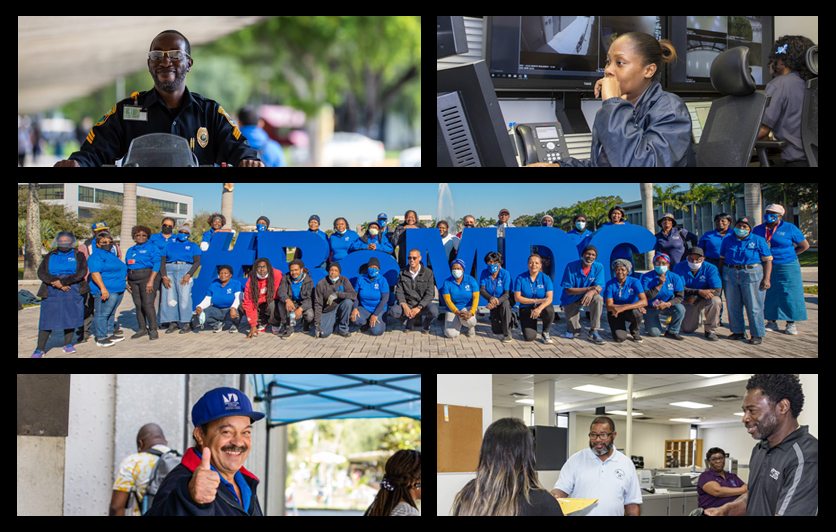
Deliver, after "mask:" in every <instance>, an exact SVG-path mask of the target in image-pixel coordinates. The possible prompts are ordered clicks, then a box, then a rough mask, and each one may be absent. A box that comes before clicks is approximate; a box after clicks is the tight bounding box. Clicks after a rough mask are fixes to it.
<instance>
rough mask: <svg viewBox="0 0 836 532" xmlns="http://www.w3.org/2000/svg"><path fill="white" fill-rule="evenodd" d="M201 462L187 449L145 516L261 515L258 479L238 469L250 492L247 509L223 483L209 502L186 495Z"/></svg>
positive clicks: (194, 453)
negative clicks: (204, 502)
mask: <svg viewBox="0 0 836 532" xmlns="http://www.w3.org/2000/svg"><path fill="white" fill-rule="evenodd" d="M199 465H200V458H199V457H198V455H197V453H196V452H195V450H194V449H189V450H188V451H187V452H186V455H185V456H184V457H183V460H182V461H181V462H180V465H179V466H177V467H175V468H174V469H172V470H171V473H169V474H168V476H167V477H165V480H163V483H162V485H161V486H160V491H159V492H158V493H157V496H156V498H155V499H154V506H152V507H151V509H150V510H149V511H148V513H147V514H145V515H166V516H176V515H191V516H205V517H209V516H218V515H222V516H229V515H233V516H248V515H254V516H263V515H264V514H263V513H261V505H260V504H259V502H258V494H257V492H256V490H257V488H258V478H257V477H256V476H255V475H253V474H252V473H250V472H249V471H247V470H246V469H245V468H243V467H242V468H241V470H240V473H241V475H242V476H243V478H244V480H245V481H246V483H247V485H248V486H249V487H250V490H251V491H252V499H251V500H250V505H249V506H250V507H249V508H248V509H247V511H244V508H242V507H241V504H239V503H238V501H237V500H236V497H235V495H233V494H232V492H230V491H229V489H228V488H226V487H225V486H224V484H223V483H221V484H220V486H218V496H217V497H215V500H214V501H213V502H212V503H210V504H197V503H195V502H194V501H193V500H192V498H191V496H190V495H189V482H191V480H192V475H193V474H194V471H195V469H197V466H199Z"/></svg>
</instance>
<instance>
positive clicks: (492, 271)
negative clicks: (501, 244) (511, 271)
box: [488, 264, 499, 273]
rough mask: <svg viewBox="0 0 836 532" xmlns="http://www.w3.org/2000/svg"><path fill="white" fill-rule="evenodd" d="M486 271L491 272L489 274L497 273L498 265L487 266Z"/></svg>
mask: <svg viewBox="0 0 836 532" xmlns="http://www.w3.org/2000/svg"><path fill="white" fill-rule="evenodd" d="M488 271H489V272H491V273H496V272H498V271H499V265H498V264H491V265H490V266H488Z"/></svg>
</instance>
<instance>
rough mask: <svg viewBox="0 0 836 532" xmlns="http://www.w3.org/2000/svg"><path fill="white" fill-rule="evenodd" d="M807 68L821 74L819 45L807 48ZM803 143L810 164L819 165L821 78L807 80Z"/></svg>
mask: <svg viewBox="0 0 836 532" xmlns="http://www.w3.org/2000/svg"><path fill="white" fill-rule="evenodd" d="M807 69H808V70H810V72H812V73H813V74H815V75H816V76H818V75H819V47H818V46H813V47H812V48H810V49H809V50H807ZM801 144H802V146H803V147H804V153H805V155H807V161H808V162H809V163H810V166H818V165H819V78H818V77H815V78H813V79H811V80H808V81H807V90H806V91H805V92H804V109H803V110H802V111H801Z"/></svg>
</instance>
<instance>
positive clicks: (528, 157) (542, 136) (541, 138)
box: [514, 122, 569, 166]
mask: <svg viewBox="0 0 836 532" xmlns="http://www.w3.org/2000/svg"><path fill="white" fill-rule="evenodd" d="M514 132H515V133H516V134H515V135H514V142H515V144H516V148H517V153H519V154H520V161H521V162H522V165H523V166H525V165H528V164H533V163H560V161H562V160H563V159H565V158H567V157H569V149H568V148H567V147H566V139H565V138H564V137H563V127H562V126H561V125H560V122H550V123H546V124H517V125H516V126H514Z"/></svg>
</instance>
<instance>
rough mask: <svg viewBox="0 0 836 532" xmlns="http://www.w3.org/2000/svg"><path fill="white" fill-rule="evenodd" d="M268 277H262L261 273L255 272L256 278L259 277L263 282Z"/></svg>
mask: <svg viewBox="0 0 836 532" xmlns="http://www.w3.org/2000/svg"><path fill="white" fill-rule="evenodd" d="M267 275H270V274H269V273H268V274H267ZM267 275H265V276H264V277H262V276H261V274H260V273H258V272H255V276H256V277H258V278H259V279H261V280H262V281H263V280H264V279H267Z"/></svg>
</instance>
